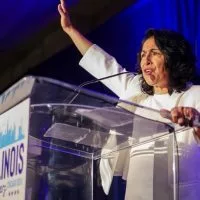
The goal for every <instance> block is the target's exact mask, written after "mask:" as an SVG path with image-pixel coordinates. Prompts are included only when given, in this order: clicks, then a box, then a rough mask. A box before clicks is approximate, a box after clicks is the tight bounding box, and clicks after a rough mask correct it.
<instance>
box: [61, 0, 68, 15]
mask: <svg viewBox="0 0 200 200" xmlns="http://www.w3.org/2000/svg"><path fill="white" fill-rule="evenodd" d="M60 5H61V7H62V10H63V12H64V13H66V12H67V9H66V6H65V2H64V0H60Z"/></svg>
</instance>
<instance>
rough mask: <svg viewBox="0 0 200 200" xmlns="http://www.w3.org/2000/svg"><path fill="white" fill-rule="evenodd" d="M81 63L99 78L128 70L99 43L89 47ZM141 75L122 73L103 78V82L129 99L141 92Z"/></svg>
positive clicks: (118, 94) (116, 92)
mask: <svg viewBox="0 0 200 200" xmlns="http://www.w3.org/2000/svg"><path fill="white" fill-rule="evenodd" d="M79 65H80V66H81V67H83V68H84V69H85V70H87V71H88V72H89V73H90V74H92V75H93V76H94V77H96V78H97V79H99V78H102V77H106V76H110V75H113V74H118V73H121V72H125V71H126V69H125V68H122V66H121V65H120V64H118V63H117V61H116V59H115V58H114V57H112V56H110V55H109V54H108V53H106V52H105V51H104V50H103V49H101V48H100V47H98V46H97V45H92V46H91V47H90V48H89V49H88V51H87V52H86V53H85V55H84V56H83V57H82V59H81V60H80V62H79ZM139 77H140V76H138V75H137V76H134V75H133V74H131V73H130V74H122V75H119V76H116V77H112V78H109V79H106V80H103V81H102V83H103V84H105V85H106V86H107V87H108V88H109V89H110V90H112V91H113V92H114V93H115V94H116V95H117V96H119V97H120V98H122V99H127V98H129V97H131V96H134V95H136V94H138V93H141V90H140V85H139Z"/></svg>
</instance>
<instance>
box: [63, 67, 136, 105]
mask: <svg viewBox="0 0 200 200" xmlns="http://www.w3.org/2000/svg"><path fill="white" fill-rule="evenodd" d="M123 74H134V75H136V74H137V73H135V72H128V71H126V72H121V73H117V74H113V75H110V76H105V77H102V78H99V79H93V80H90V81H86V82H83V83H81V84H80V85H78V87H77V88H76V89H75V90H74V92H75V93H76V94H75V95H74V96H73V97H72V99H71V100H70V101H69V102H68V104H71V103H72V102H73V101H74V100H75V99H76V97H77V96H78V95H79V93H80V91H81V88H82V87H85V86H86V85H90V84H93V83H98V82H100V81H102V80H105V79H109V78H113V77H116V76H120V75H123ZM66 99H67V98H66Z"/></svg>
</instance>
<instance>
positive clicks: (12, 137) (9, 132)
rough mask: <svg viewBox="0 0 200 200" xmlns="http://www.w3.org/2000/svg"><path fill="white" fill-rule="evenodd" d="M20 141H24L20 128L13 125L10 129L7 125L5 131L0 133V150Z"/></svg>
mask: <svg viewBox="0 0 200 200" xmlns="http://www.w3.org/2000/svg"><path fill="white" fill-rule="evenodd" d="M17 132H18V134H17ZM22 139H24V133H23V131H22V127H21V126H18V127H17V128H16V125H15V124H14V125H13V126H12V127H9V124H8V123H7V127H6V129H5V130H4V131H0V148H3V147H6V146H8V145H9V144H13V143H15V142H18V141H20V140H22Z"/></svg>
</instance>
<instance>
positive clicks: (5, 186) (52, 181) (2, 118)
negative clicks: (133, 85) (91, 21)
mask: <svg viewBox="0 0 200 200" xmlns="http://www.w3.org/2000/svg"><path fill="white" fill-rule="evenodd" d="M0 103H1V105H0V112H1V115H0V126H1V128H0V138H1V139H0V159H1V160H2V164H0V165H1V166H0V199H22V200H23V199H26V200H29V199H30V200H40V199H41V200H104V199H105V200H107V199H111V200H121V199H126V200H130V199H131V200H161V199H162V200H178V199H179V200H196V199H199V197H200V189H199V188H200V172H199V171H200V170H199V166H200V159H199V158H200V149H199V146H198V145H197V143H196V141H195V139H194V136H193V133H192V129H190V128H181V127H178V126H175V125H174V124H172V123H170V121H168V120H167V119H164V118H162V117H161V116H160V113H159V112H158V111H156V110H153V109H151V108H146V107H143V106H141V105H137V104H135V103H131V102H128V101H122V100H119V99H117V98H113V97H110V96H107V95H104V94H100V93H96V92H92V91H89V90H86V89H83V88H79V87H76V86H73V85H70V84H66V83H63V82H59V81H56V80H52V79H48V78H43V77H25V78H23V79H22V80H20V81H19V82H17V83H16V84H15V85H13V86H12V87H11V88H10V89H8V90H7V91H5V92H4V93H3V94H2V95H1V97H0ZM117 178H118V179H117ZM122 188H124V190H123V189H122ZM123 191H124V192H123Z"/></svg>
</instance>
